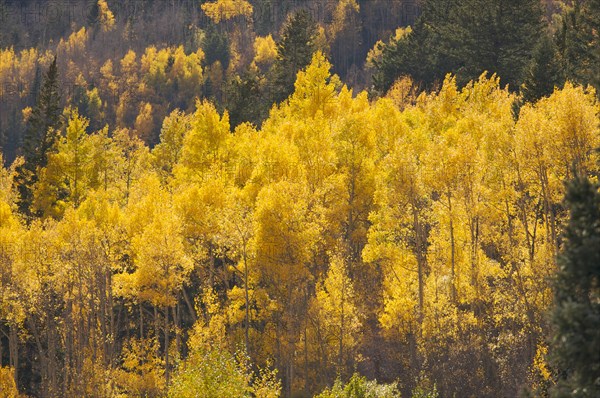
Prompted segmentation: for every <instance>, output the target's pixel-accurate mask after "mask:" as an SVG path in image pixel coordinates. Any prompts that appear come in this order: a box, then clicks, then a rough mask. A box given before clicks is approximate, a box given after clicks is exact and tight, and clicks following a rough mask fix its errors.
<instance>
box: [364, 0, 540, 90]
mask: <svg viewBox="0 0 600 398" xmlns="http://www.w3.org/2000/svg"><path fill="white" fill-rule="evenodd" d="M541 32H542V8H541V5H540V2H539V0H524V1H523V0H509V1H501V0H465V1H457V0H428V1H426V2H425V4H424V5H423V13H422V14H421V16H420V17H419V19H418V20H417V22H416V23H415V27H414V29H413V32H412V33H411V34H410V35H409V36H408V37H406V38H401V39H400V40H402V41H405V43H401V44H399V43H392V44H391V45H390V46H389V50H388V51H384V53H383V57H384V59H383V60H382V62H381V63H380V65H378V76H377V77H376V79H375V82H376V88H377V89H378V90H379V91H387V89H389V87H390V86H391V84H392V83H393V82H394V81H395V80H396V78H397V77H399V76H402V75H411V76H412V77H413V79H414V80H416V81H419V82H421V83H424V84H425V85H427V86H431V85H432V84H434V83H436V82H441V81H442V80H443V79H444V77H445V75H446V74H447V73H454V74H456V75H457V78H458V82H459V84H461V85H464V84H466V83H467V82H468V81H470V80H474V79H477V78H478V77H479V75H481V73H483V72H485V71H487V72H490V73H496V74H498V75H499V76H500V78H501V79H502V82H503V83H504V84H509V85H510V87H511V88H513V89H517V88H518V87H520V85H521V83H522V82H523V80H524V78H525V73H526V69H527V67H528V66H529V64H530V62H531V53H532V50H533V48H534V47H535V45H536V43H537V40H538V37H539V36H540V33H541ZM386 58H388V59H386ZM390 60H391V61H390ZM390 65H395V66H392V67H390Z"/></svg>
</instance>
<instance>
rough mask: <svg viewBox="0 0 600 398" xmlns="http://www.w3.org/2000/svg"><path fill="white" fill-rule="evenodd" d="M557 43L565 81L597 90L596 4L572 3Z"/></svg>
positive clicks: (599, 16)
mask: <svg viewBox="0 0 600 398" xmlns="http://www.w3.org/2000/svg"><path fill="white" fill-rule="evenodd" d="M557 39H558V45H559V48H560V51H561V53H562V58H563V60H564V63H565V69H566V74H567V78H569V79H570V80H574V81H576V82H578V83H580V84H584V85H586V84H591V85H593V86H594V87H595V88H596V89H597V90H600V67H599V66H598V65H599V64H600V0H586V1H575V2H574V5H573V7H572V8H570V9H567V11H566V12H565V14H564V15H563V23H562V29H561V30H560V32H559V34H558V35H557Z"/></svg>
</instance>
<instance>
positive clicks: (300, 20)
mask: <svg viewBox="0 0 600 398" xmlns="http://www.w3.org/2000/svg"><path fill="white" fill-rule="evenodd" d="M316 36H317V25H316V23H315V22H314V20H313V19H312V17H311V16H310V14H309V13H308V12H307V11H306V10H300V11H298V12H297V13H296V14H294V15H293V16H292V17H291V18H290V19H289V20H288V22H287V23H286V25H285V27H284V29H283V34H282V35H281V39H280V40H279V41H278V42H277V60H276V61H275V65H273V74H274V76H273V87H272V90H273V91H272V95H273V100H274V101H275V102H281V101H283V100H284V99H286V98H287V97H288V96H289V95H290V94H291V93H292V92H293V91H294V82H295V81H296V74H297V73H298V71H299V70H301V69H303V68H304V67H306V66H307V65H308V64H309V63H310V61H311V60H312V56H313V54H314V52H315V51H316V49H317V48H316V43H315V39H316Z"/></svg>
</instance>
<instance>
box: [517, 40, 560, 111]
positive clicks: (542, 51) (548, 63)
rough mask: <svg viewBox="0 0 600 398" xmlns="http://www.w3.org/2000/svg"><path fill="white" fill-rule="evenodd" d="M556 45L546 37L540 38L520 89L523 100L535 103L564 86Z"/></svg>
mask: <svg viewBox="0 0 600 398" xmlns="http://www.w3.org/2000/svg"><path fill="white" fill-rule="evenodd" d="M559 59H560V56H559V53H558V49H557V47H556V44H555V43H554V42H553V41H552V38H551V37H550V36H548V35H544V36H542V38H541V39H540V42H539V43H538V45H537V47H536V48H535V51H534V53H533V61H532V62H531V66H530V67H529V69H528V70H527V75H526V78H525V82H524V83H523V85H522V87H521V92H522V93H523V99H524V100H525V101H527V102H535V101H537V100H539V99H540V98H542V97H547V96H549V95H550V94H552V92H553V91H554V88H555V87H560V86H562V84H564V76H563V70H562V65H561V63H560V61H559Z"/></svg>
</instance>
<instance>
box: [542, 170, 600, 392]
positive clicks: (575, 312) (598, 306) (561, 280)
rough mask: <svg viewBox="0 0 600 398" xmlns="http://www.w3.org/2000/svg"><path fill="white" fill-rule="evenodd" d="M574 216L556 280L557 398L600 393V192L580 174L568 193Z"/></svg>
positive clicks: (569, 205) (554, 321)
mask: <svg viewBox="0 0 600 398" xmlns="http://www.w3.org/2000/svg"><path fill="white" fill-rule="evenodd" d="M566 204H567V206H568V207H569V209H570V211H571V218H570V221H569V224H568V226H567V228H566V232H565V244H564V249H563V252H562V255H561V256H560V257H559V270H558V273H557V276H556V280H555V306H554V310H553V317H552V318H553V323H554V327H555V332H554V338H553V344H554V359H555V363H556V365H557V367H558V368H559V369H560V371H561V372H560V374H559V382H558V385H557V388H556V389H555V390H554V391H553V392H554V395H555V396H557V397H598V396H600V334H598V331H599V330H600V251H599V250H598V248H599V247H600V193H599V192H598V185H597V184H592V183H591V182H590V181H589V179H587V178H584V177H578V178H576V179H575V180H574V181H573V182H571V184H570V186H569V187H568V191H567V195H566Z"/></svg>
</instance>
